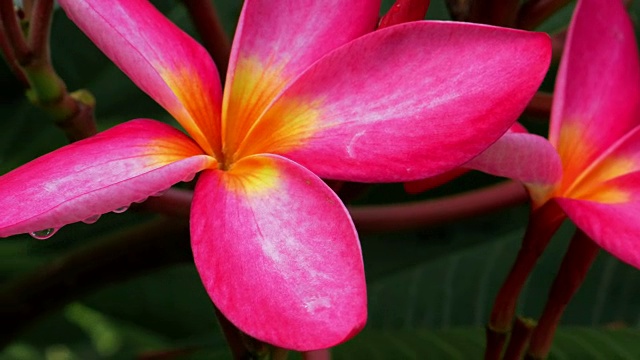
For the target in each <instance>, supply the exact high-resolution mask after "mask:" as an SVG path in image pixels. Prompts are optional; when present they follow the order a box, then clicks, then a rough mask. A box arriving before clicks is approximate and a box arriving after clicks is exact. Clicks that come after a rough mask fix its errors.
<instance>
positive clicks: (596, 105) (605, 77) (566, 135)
mask: <svg viewBox="0 0 640 360" xmlns="http://www.w3.org/2000/svg"><path fill="white" fill-rule="evenodd" d="M638 124H640V62H639V60H638V50H637V43H636V40H635V36H634V30H633V25H632V23H631V20H630V19H629V16H628V14H627V12H626V10H625V8H624V6H623V2H622V1H621V0H614V1H611V0H588V1H579V2H578V6H577V7H576V10H575V13H574V18H573V20H572V24H571V26H570V30H569V34H568V38H567V44H566V46H565V50H564V54H563V57H562V61H561V64H560V70H559V71H558V77H557V80H556V89H555V93H554V103H553V108H552V113H551V128H550V131H549V139H550V141H551V142H552V143H553V144H554V145H556V148H557V149H558V153H559V154H560V157H561V158H562V161H563V163H564V166H565V179H564V181H565V182H567V183H571V182H573V180H574V179H575V177H577V176H579V175H580V173H581V172H582V170H584V169H585V168H587V167H588V166H590V165H591V164H592V162H593V161H594V160H595V159H597V158H598V157H599V156H600V155H602V153H603V152H605V151H607V149H608V148H609V146H611V145H612V144H613V143H615V142H616V141H617V140H618V139H619V138H620V137H622V136H623V135H624V134H625V133H627V132H628V131H629V130H630V129H632V128H633V127H635V126H636V125H638Z"/></svg>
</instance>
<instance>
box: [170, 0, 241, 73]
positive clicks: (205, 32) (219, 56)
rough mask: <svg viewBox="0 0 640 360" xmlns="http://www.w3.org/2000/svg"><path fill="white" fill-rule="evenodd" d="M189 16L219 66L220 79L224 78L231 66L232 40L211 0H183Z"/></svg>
mask: <svg viewBox="0 0 640 360" xmlns="http://www.w3.org/2000/svg"><path fill="white" fill-rule="evenodd" d="M182 3H183V4H184V6H185V7H186V8H187V11H188V12H189V16H191V20H192V21H193V24H194V25H195V27H196V30H197V31H198V33H199V34H200V37H201V39H202V43H203V45H204V47H205V48H206V49H207V51H208V52H209V54H211V57H212V58H213V61H214V62H215V63H216V66H217V67H218V72H219V73H220V74H219V75H220V79H221V80H223V82H224V78H225V76H226V73H227V67H228V66H229V54H230V53H231V42H230V40H229V36H228V35H227V34H226V33H225V31H224V29H223V28H222V24H221V23H220V18H219V17H218V13H217V12H216V8H215V7H214V6H213V4H212V3H211V0H183V1H182Z"/></svg>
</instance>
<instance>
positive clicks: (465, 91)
mask: <svg viewBox="0 0 640 360" xmlns="http://www.w3.org/2000/svg"><path fill="white" fill-rule="evenodd" d="M549 58H550V41H549V37H548V36H547V35H546V34H541V33H530V32H523V31H517V30H507V29H500V28H495V27H490V26H484V25H474V24H463V23H447V22H429V21H421V22H413V23H406V24H401V25H397V26H392V27H389V28H385V29H382V30H378V31H375V32H374V33H371V34H369V35H366V36H364V37H362V38H359V39H357V40H355V41H353V42H351V43H350V44H348V45H346V46H344V47H341V48H340V49H338V50H336V51H334V52H332V53H330V54H329V55H327V56H326V57H324V58H322V59H321V60H320V61H318V62H317V63H315V64H314V65H313V66H312V67H311V68H309V70H307V71H306V72H305V73H304V74H303V75H302V76H301V77H300V78H298V79H297V80H296V82H295V83H294V84H292V85H291V87H290V88H288V89H287V90H286V92H285V93H284V94H283V95H282V96H281V97H280V98H279V99H278V100H277V102H275V103H274V105H273V106H271V107H270V109H269V110H268V111H267V112H266V113H265V114H264V116H263V117H262V118H261V119H260V121H259V123H257V124H256V125H255V126H254V128H253V129H252V131H251V133H250V134H249V135H248V136H247V141H245V146H243V147H242V148H240V149H239V150H238V153H239V154H240V155H239V156H241V155H247V154H255V153H261V152H270V153H278V154H282V155H284V156H287V157H289V158H291V159H292V160H294V161H296V162H299V163H300V164H302V165H303V166H305V167H307V168H308V169H310V170H311V171H313V172H315V173H316V174H318V175H319V176H321V177H324V178H331V179H338V180H351V181H361V182H380V181H409V180H416V179H421V178H426V177H429V176H433V175H436V174H438V173H442V172H444V171H447V170H450V169H452V168H454V167H456V166H459V165H461V164H462V163H464V162H466V161H468V160H469V159H471V158H472V157H473V156H475V155H477V154H478V153H479V152H480V151H482V150H484V149H485V148H486V147H488V146H489V145H490V144H491V143H493V142H494V141H496V140H497V139H498V138H499V137H500V136H501V135H502V134H503V133H504V132H505V131H507V129H508V128H509V126H511V125H512V124H513V123H514V122H515V120H516V119H517V117H518V116H519V114H520V113H521V111H522V110H523V109H524V107H525V105H526V104H527V102H528V101H529V100H530V99H531V97H532V96H533V94H534V92H535V90H536V89H537V88H538V85H539V84H540V82H541V81H542V78H543V76H544V74H545V72H546V69H547V66H548V63H549ZM389 69H394V71H393V72H391V73H390V72H389Z"/></svg>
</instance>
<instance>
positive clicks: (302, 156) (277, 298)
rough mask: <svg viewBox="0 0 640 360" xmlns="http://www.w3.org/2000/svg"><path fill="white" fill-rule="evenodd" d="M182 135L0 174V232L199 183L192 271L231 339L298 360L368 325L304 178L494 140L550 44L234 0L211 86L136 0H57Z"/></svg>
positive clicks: (401, 167)
mask: <svg viewBox="0 0 640 360" xmlns="http://www.w3.org/2000/svg"><path fill="white" fill-rule="evenodd" d="M60 4H61V5H62V7H63V8H64V10H65V11H66V12H67V14H68V15H69V17H70V18H71V19H72V20H73V21H74V22H75V23H76V24H77V25H78V26H79V27H80V28H81V29H82V30H83V31H84V32H85V33H86V34H87V35H88V36H89V37H90V38H91V39H92V40H93V41H94V42H95V43H96V44H97V46H98V47H100V49H102V51H104V52H105V53H106V54H107V56H109V57H110V58H111V59H112V60H113V61H114V62H115V63H116V65H118V66H119V67H120V68H121V69H122V70H123V71H124V72H125V73H126V74H127V75H128V76H129V77H130V78H131V79H132V80H133V81H134V82H135V83H136V84H137V85H138V86H139V87H140V88H141V89H142V90H144V91H145V92H146V93H147V94H149V95H150V96H151V97H152V98H153V99H155V100H156V101H158V103H160V104H161V105H162V106H163V107H164V108H165V109H166V110H167V111H168V112H169V113H171V114H172V115H173V116H174V117H175V119H176V120H177V121H178V122H179V123H180V124H181V125H182V126H183V127H184V129H185V130H186V132H187V133H188V135H189V136H190V137H189V136H187V135H185V134H183V133H182V132H180V131H178V130H176V129H174V128H173V127H171V126H169V125H166V124H163V123H160V122H158V121H154V120H148V119H139V120H132V121H129V122H126V123H123V124H121V125H118V126H115V127H114V128H112V129H110V130H107V131H104V132H102V133H100V134H98V135H96V136H94V137H92V138H89V139H86V140H84V141H80V142H77V143H74V144H71V145H68V146H66V147H63V148H61V149H59V150H56V151H54V152H52V153H50V154H47V155H45V156H43V157H41V158H39V159H36V160H34V161H33V162H31V163H28V164H26V165H24V166H23V167H21V168H18V169H16V170H14V171H12V172H11V173H9V174H7V175H4V176H3V177H2V178H0V183H1V185H2V186H0V208H2V209H4V210H3V216H2V217H1V218H0V236H9V235H13V234H18V233H25V232H33V231H35V230H41V229H47V228H54V229H55V228H59V227H61V226H63V225H66V224H69V223H73V222H77V221H81V220H83V219H87V218H91V217H93V216H95V215H96V214H102V213H106V212H109V211H112V210H114V209H117V208H120V207H123V206H127V205H128V204H130V203H131V202H134V201H139V200H141V199H143V198H145V197H146V196H149V195H152V194H155V193H157V192H159V191H162V190H164V189H166V188H168V187H170V186H171V185H172V184H175V183H177V182H180V181H182V180H183V179H185V178H189V177H191V176H193V175H194V174H195V173H197V172H202V173H201V175H200V178H199V179H198V182H197V185H196V188H195V194H194V199H193V204H192V207H191V237H192V248H193V254H194V258H195V263H196V266H197V269H198V272H199V273H200V276H201V278H202V282H203V284H204V286H205V288H206V290H207V292H208V293H209V295H210V296H211V299H212V300H213V302H214V303H215V305H216V306H217V307H218V308H219V309H220V311H222V313H223V314H224V315H225V316H226V317H227V318H228V319H229V320H230V321H231V322H232V323H233V324H235V325H236V326H237V327H238V328H239V329H241V330H242V331H244V332H246V333H247V334H249V335H251V336H253V337H255V338H257V339H260V340H262V341H265V342H268V343H271V344H275V345H277V346H280V347H284V348H289V349H295V350H309V349H318V348H326V347H330V346H333V345H335V344H337V343H340V342H342V341H345V340H347V339H348V338H350V337H351V336H353V335H354V334H355V333H357V332H358V330H359V329H361V328H362V327H363V326H364V324H365V321H366V290H365V279H364V270H363V263H362V255H361V251H360V245H359V242H358V237H357V234H356V231H355V229H354V226H353V223H352V221H351V219H350V217H349V214H348V213H347V211H346V209H345V207H344V206H343V205H342V203H341V202H340V200H339V199H338V197H337V196H336V195H335V194H334V193H333V192H332V191H331V190H330V189H329V188H328V187H327V185H325V183H324V182H323V181H322V180H321V179H320V177H323V178H330V179H338V180H352V181H364V182H383V181H384V182H390V181H406V180H412V179H419V178H424V177H427V176H431V175H435V174H438V173H441V172H443V171H447V170H449V169H451V168H453V167H456V166H458V165H460V164H461V163H463V162H465V161H467V160H469V159H470V158H471V157H473V156H475V155H477V154H478V153H479V152H480V151H482V150H483V149H485V148H486V147H487V146H489V145H490V144H491V143H492V142H494V141H495V140H496V139H498V138H499V137H500V135H502V134H503V133H504V132H505V131H506V130H507V129H508V128H509V126H510V125H511V124H512V123H513V122H514V121H515V119H516V118H517V116H518V114H519V113H520V112H521V111H522V109H523V108H524V106H525V104H526V103H527V101H528V100H529V99H530V98H531V97H532V96H533V93H534V92H535V90H536V89H537V88H538V86H539V84H540V82H541V81H542V78H543V76H544V74H545V72H546V69H547V66H548V62H549V59H550V41H549V38H548V36H546V35H545V34H540V33H529V32H522V31H516V30H507V29H499V28H494V27H489V26H481V25H471V24H460V23H446V22H416V23H410V24H404V25H398V26H392V27H389V28H386V29H384V30H379V31H376V32H373V33H371V34H368V33H369V32H371V31H372V29H374V28H375V26H376V22H377V20H378V11H379V8H380V2H379V1H378V0H360V1H343V0H331V1H329V0H326V1H318V0H298V1H296V2H295V3H292V2H290V1H275V0H270V1H266V0H247V1H245V3H244V8H243V11H242V14H241V17H240V20H239V23H238V28H237V31H236V36H235V40H234V43H233V48H232V52H231V59H230V66H229V71H228V74H227V83H226V85H225V88H224V91H223V90H222V88H221V85H220V82H219V80H218V79H219V78H218V73H217V71H216V68H215V65H214V64H213V62H212V60H211V58H210V57H209V55H208V54H207V53H206V51H205V50H204V49H203V48H202V47H201V46H200V45H199V44H198V43H197V42H195V41H194V40H193V39H191V38H190V37H189V36H188V35H186V34H185V33H184V32H182V31H181V30H179V29H178V28H177V27H176V26H175V25H174V24H172V23H171V22H170V21H169V20H167V19H166V18H165V17H164V16H163V15H161V13H159V12H158V11H157V10H156V9H155V8H154V7H153V6H151V5H150V4H149V3H148V2H147V1H144V0H109V1H106V0H61V1H60Z"/></svg>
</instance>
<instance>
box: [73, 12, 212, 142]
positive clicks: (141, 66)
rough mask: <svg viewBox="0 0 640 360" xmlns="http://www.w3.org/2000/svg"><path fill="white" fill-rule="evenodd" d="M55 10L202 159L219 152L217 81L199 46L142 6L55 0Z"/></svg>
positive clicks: (167, 21) (209, 59)
mask: <svg viewBox="0 0 640 360" xmlns="http://www.w3.org/2000/svg"><path fill="white" fill-rule="evenodd" d="M60 5H61V6H62V7H63V9H64V10H65V11H66V13H67V15H68V16H69V17H70V18H71V19H72V20H73V21H74V22H75V23H76V24H77V25H78V27H80V29H82V31H84V32H85V34H87V36H88V37H89V38H90V39H91V40H92V41H93V42H94V43H95V44H96V45H97V46H98V47H99V48H100V50H102V51H103V52H104V53H105V54H106V55H107V56H108V57H109V58H110V59H111V60H112V61H113V62H114V63H115V64H116V65H118V67H120V69H122V71H124V73H125V74H127V76H129V78H131V80H133V82H135V83H136V85H138V87H140V88H141V89H142V90H144V91H145V92H146V93H147V94H149V96H151V97H152V98H153V99H154V100H156V101H157V102H158V103H159V104H160V105H162V106H163V107H164V108H165V109H167V111H169V112H170V113H171V115H173V116H174V117H175V118H176V120H178V122H179V123H180V124H181V125H182V126H183V127H184V128H185V129H186V130H187V132H189V134H190V135H191V136H192V137H193V138H194V139H195V140H196V142H197V143H198V144H199V145H200V146H201V147H202V148H203V149H204V150H205V151H206V152H207V153H209V154H214V153H219V152H220V146H221V145H220V140H219V138H220V106H221V105H220V103H221V100H222V90H221V86H220V79H219V76H218V71H217V70H216V67H215V65H214V63H213V61H212V60H211V57H210V56H209V54H208V53H207V51H206V50H205V49H204V48H203V47H202V46H201V45H200V44H198V43H197V42H196V41H195V40H193V39H192V38H191V37H190V36H189V35H187V34H186V33H184V32H183V31H182V30H180V29H179V28H178V27H177V26H176V25H175V24H173V23H172V22H171V21H169V20H168V19H167V18H165V17H164V15H162V14H161V13H160V12H159V11H158V10H157V9H156V8H154V7H153V5H151V4H150V3H149V1H147V0H112V1H102V0H60Z"/></svg>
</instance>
